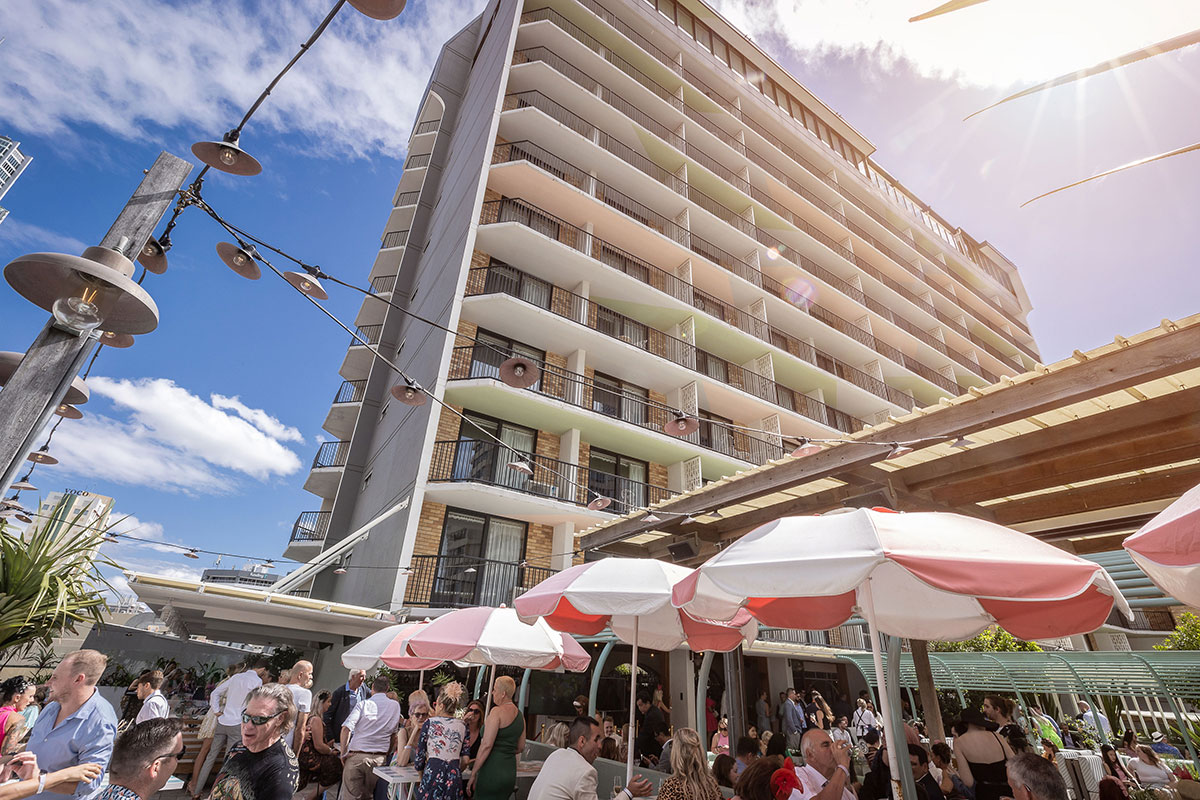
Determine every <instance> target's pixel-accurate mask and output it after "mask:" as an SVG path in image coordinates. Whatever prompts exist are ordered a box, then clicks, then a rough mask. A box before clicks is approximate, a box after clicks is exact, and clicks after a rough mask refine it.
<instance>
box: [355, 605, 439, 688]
mask: <svg viewBox="0 0 1200 800" xmlns="http://www.w3.org/2000/svg"><path fill="white" fill-rule="evenodd" d="M426 624H428V623H427V622H406V623H403V624H400V625H390V626H388V627H386V628H384V629H383V630H380V631H375V633H372V634H371V635H370V636H368V637H366V638H365V639H363V640H362V641H360V642H358V643H357V644H355V645H354V646H352V647H350V648H349V649H348V650H346V652H344V653H342V666H343V667H345V668H346V669H363V670H369V669H375V668H376V667H378V666H379V665H380V664H384V665H386V666H388V667H391V668H392V669H396V670H418V671H419V672H420V673H421V677H420V679H419V681H418V683H417V688H418V689H419V688H421V687H422V686H423V685H424V683H425V670H427V669H436V668H437V667H440V666H441V665H442V663H443V662H442V659H440V658H439V659H431V658H415V657H413V656H405V655H403V647H404V643H405V642H407V641H408V637H409V636H412V635H413V634H414V633H416V632H417V631H419V630H421V628H422V627H424V626H425V625H426Z"/></svg>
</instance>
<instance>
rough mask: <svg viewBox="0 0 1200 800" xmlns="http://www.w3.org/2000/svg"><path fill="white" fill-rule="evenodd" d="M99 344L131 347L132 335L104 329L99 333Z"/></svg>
mask: <svg viewBox="0 0 1200 800" xmlns="http://www.w3.org/2000/svg"><path fill="white" fill-rule="evenodd" d="M100 344H102V345H104V346H105V347H120V348H125V347H133V337H132V336H130V335H129V334H128V333H113V332H112V331H104V332H103V333H101V334H100Z"/></svg>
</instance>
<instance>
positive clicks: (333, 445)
mask: <svg viewBox="0 0 1200 800" xmlns="http://www.w3.org/2000/svg"><path fill="white" fill-rule="evenodd" d="M349 453H350V442H325V443H323V444H322V445H321V446H320V447H318V448H317V455H316V456H315V457H314V458H313V461H312V467H311V471H310V472H309V473H308V480H306V481H305V482H304V490H305V491H306V492H312V493H313V494H315V495H317V496H318V497H323V498H325V499H327V500H328V499H331V498H332V497H333V496H334V495H335V494H337V488H338V484H339V483H340V482H341V480H342V472H343V471H344V469H345V467H346V456H347V455H349Z"/></svg>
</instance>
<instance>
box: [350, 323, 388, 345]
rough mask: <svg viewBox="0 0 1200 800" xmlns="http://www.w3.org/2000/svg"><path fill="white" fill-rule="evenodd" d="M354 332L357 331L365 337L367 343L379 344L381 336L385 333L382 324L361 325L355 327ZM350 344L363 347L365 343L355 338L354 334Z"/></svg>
mask: <svg viewBox="0 0 1200 800" xmlns="http://www.w3.org/2000/svg"><path fill="white" fill-rule="evenodd" d="M354 332H355V333H357V334H358V335H359V336H360V337H362V338H363V339H365V340H366V342H367V344H369V345H377V344H379V338H380V337H381V336H382V335H383V326H382V325H360V326H358V327H357V328H355V329H354ZM350 346H351V347H362V346H363V345H362V342H360V341H359V340H358V339H355V338H354V337H353V336H351V337H350Z"/></svg>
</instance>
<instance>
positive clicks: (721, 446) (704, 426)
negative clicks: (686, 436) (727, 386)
mask: <svg viewBox="0 0 1200 800" xmlns="http://www.w3.org/2000/svg"><path fill="white" fill-rule="evenodd" d="M697 416H699V418H700V444H702V445H704V446H705V447H707V448H710V449H712V450H716V451H717V452H719V453H726V454H732V453H733V451H734V448H733V429H732V428H730V427H728V426H729V425H732V424H733V420H731V419H729V418H728V417H722V416H720V415H718V414H714V413H712V412H711V411H704V410H703V409H702V410H700V411H699V412H698V414H697Z"/></svg>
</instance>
